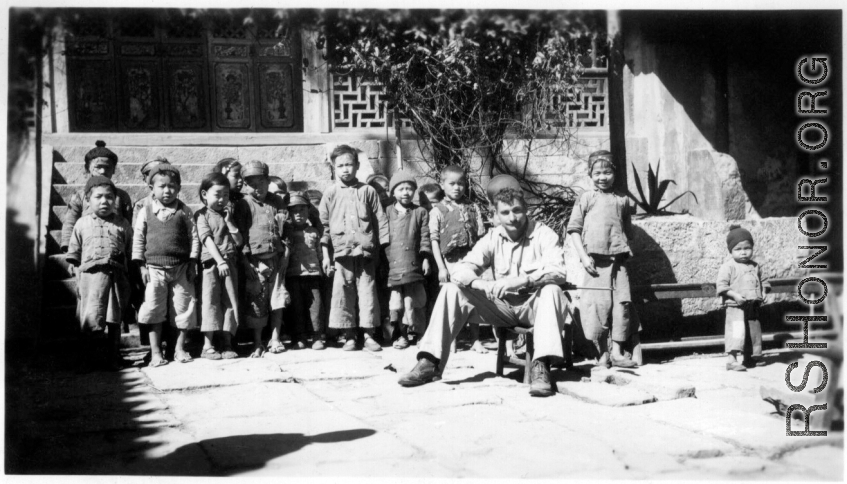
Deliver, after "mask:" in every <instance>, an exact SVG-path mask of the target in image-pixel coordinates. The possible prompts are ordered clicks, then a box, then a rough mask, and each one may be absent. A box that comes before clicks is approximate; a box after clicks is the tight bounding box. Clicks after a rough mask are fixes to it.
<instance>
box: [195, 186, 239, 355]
mask: <svg viewBox="0 0 847 484" xmlns="http://www.w3.org/2000/svg"><path fill="white" fill-rule="evenodd" d="M229 187H230V183H229V180H227V178H226V177H225V176H223V175H222V174H220V173H209V174H208V175H206V177H205V178H204V179H203V181H202V182H201V183H200V199H201V200H203V204H204V205H205V207H203V208H201V209H200V210H198V211H197V213H196V214H194V222H195V224H196V225H197V236H198V237H199V238H200V244H201V246H202V247H203V250H202V252H201V253H200V263H201V264H202V266H203V288H202V298H201V300H202V303H201V305H202V313H201V315H202V321H201V323H200V331H202V332H203V336H204V338H205V340H204V343H203V353H202V354H201V355H200V356H201V357H203V358H206V359H210V360H219V359H221V358H224V359H231V358H237V357H238V355H237V354H236V353H235V351H233V350H232V337H233V336H235V332H236V330H238V263H237V249H238V247H239V246H240V245H241V242H242V239H241V234H240V233H239V232H238V229H237V228H236V226H235V223H234V221H233V215H232V209H231V208H229ZM215 333H219V334H220V336H221V339H222V340H223V341H222V343H221V350H222V351H220V352H218V351H217V350H216V349H215V344H214V336H215Z"/></svg>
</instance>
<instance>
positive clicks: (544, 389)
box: [529, 360, 555, 397]
mask: <svg viewBox="0 0 847 484" xmlns="http://www.w3.org/2000/svg"><path fill="white" fill-rule="evenodd" d="M554 393H555V392H554V391H553V385H551V384H550V372H549V371H548V370H547V365H545V364H544V363H542V362H540V361H538V360H535V361H533V362H532V369H531V370H530V374H529V394H530V395H532V396H533V397H549V396H551V395H553V394H554Z"/></svg>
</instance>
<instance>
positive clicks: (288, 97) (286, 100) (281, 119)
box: [257, 64, 298, 128]
mask: <svg viewBox="0 0 847 484" xmlns="http://www.w3.org/2000/svg"><path fill="white" fill-rule="evenodd" d="M257 70H258V75H257V77H258V82H257V85H258V92H259V107H258V114H259V124H260V126H261V127H262V128H292V127H294V125H295V123H296V121H295V118H296V116H297V115H298V113H297V110H296V109H295V105H294V87H293V74H294V73H293V72H292V71H293V66H292V65H291V64H258V66H257Z"/></svg>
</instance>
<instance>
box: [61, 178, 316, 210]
mask: <svg viewBox="0 0 847 484" xmlns="http://www.w3.org/2000/svg"><path fill="white" fill-rule="evenodd" d="M330 184H332V181H330V180H327V181H305V182H293V183H290V184H289V187H290V188H289V189H290V190H310V189H317V190H320V191H326V188H327V187H328V186H329V185H330ZM84 188H85V185H84V184H74V185H53V189H54V191H55V192H56V193H57V194H58V196H59V197H60V199H61V201H52V202H53V203H52V205H53V206H56V205H61V204H64V205H67V204H68V202H70V200H71V198H72V197H73V196H74V194H75V193H76V192H77V191H80V190H83V189H84ZM118 188H120V189H122V190H124V191H126V192H127V193H128V194H129V197H130V198H131V199H132V200H133V201H136V200H139V199H140V198H143V197H146V196H147V195H149V194H150V188H149V187H148V186H147V185H142V184H140V183H139V184H131V185H130V184H119V185H118ZM199 188H200V184H199V183H183V184H182V187H181V189H180V192H179V199H180V200H182V201H183V203H187V204H189V205H191V204H200V203H201V201H200V194H199V193H198V189H199ZM57 202H58V203H57Z"/></svg>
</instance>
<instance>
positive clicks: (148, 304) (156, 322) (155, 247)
mask: <svg viewBox="0 0 847 484" xmlns="http://www.w3.org/2000/svg"><path fill="white" fill-rule="evenodd" d="M149 184H150V188H151V189H152V190H153V201H152V202H150V203H149V204H148V205H147V207H146V209H145V210H144V212H143V213H140V214H138V218H137V219H136V221H135V227H134V234H133V244H132V259H133V260H134V261H135V262H136V263H137V264H138V266H139V268H140V271H141V278H142V280H143V281H144V283H145V284H146V285H147V288H146V291H145V294H144V304H142V305H141V309H140V310H139V312H138V323H139V324H142V325H149V328H150V332H149V336H150V350H151V358H150V366H151V367H157V366H162V365H165V364H167V360H165V358H164V355H163V354H162V345H161V338H162V323H164V322H165V321H168V322H170V325H171V326H172V327H174V328H176V329H177V330H178V331H179V336H178V337H177V341H176V347H175V352H174V361H179V362H180V363H188V362H190V361H192V358H191V356H190V355H189V354H188V352H187V351H185V337H186V333H187V332H188V330H190V329H193V328H195V327H196V326H197V316H196V314H195V306H196V303H197V299H196V296H195V292H194V278H195V277H196V275H197V260H198V258H199V257H200V239H199V238H198V237H197V227H196V226H195V225H194V217H193V214H192V212H191V209H190V208H188V206H187V205H185V204H184V203H182V202H181V201H180V200H179V199H178V198H177V196H178V195H179V190H180V186H181V184H182V179H181V177H180V173H179V170H178V169H177V168H176V167H175V166H173V165H170V164H160V165H158V166H156V167H155V168H153V169H152V170H151V171H150V178H149Z"/></svg>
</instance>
